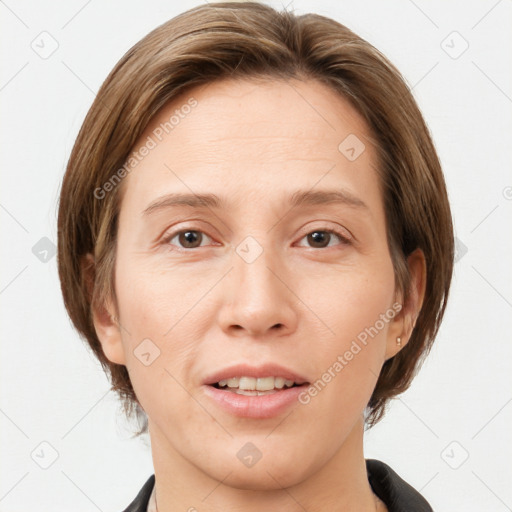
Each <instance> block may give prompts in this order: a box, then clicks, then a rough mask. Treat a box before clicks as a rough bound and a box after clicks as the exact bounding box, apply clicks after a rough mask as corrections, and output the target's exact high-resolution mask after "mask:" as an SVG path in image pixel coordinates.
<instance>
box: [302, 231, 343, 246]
mask: <svg viewBox="0 0 512 512" xmlns="http://www.w3.org/2000/svg"><path fill="white" fill-rule="evenodd" d="M304 238H306V239H307V241H308V243H311V244H312V247H313V249H323V248H325V247H330V246H332V244H331V243H330V242H331V241H332V240H333V239H336V238H338V240H340V242H341V245H349V244H350V240H349V239H348V237H346V236H344V235H342V234H341V233H339V232H338V231H335V230H333V229H315V230H314V231H311V232H310V233H308V234H307V235H306V236H305V237H303V238H302V239H301V240H303V239H304Z"/></svg>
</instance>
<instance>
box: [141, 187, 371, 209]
mask: <svg viewBox="0 0 512 512" xmlns="http://www.w3.org/2000/svg"><path fill="white" fill-rule="evenodd" d="M226 202H227V201H226V200H225V199H222V198H220V197H219V196H217V195H215V194H178V193H173V194H167V195H165V196H162V197H159V198H158V199H156V200H155V201H153V202H151V203H150V204H149V206H148V207H147V208H146V209H145V210H144V211H143V215H150V214H151V213H154V212H156V211H159V210H163V209H167V208H170V207H173V206H188V207H191V208H211V209H217V210H218V209H220V208H222V206H223V205H224V204H226ZM288 204H289V206H291V207H298V206H311V205H324V204H339V205H345V206H350V207H354V208H361V209H366V210H368V206H367V205H366V204H365V203H364V201H362V200H361V199H359V198H358V197H356V196H354V195H353V194H351V193H350V192H348V191H342V190H315V191H312V190H297V191H296V192H294V193H293V194H292V195H291V196H290V198H289V200H288Z"/></svg>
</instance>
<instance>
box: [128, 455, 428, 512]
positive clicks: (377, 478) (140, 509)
mask: <svg viewBox="0 0 512 512" xmlns="http://www.w3.org/2000/svg"><path fill="white" fill-rule="evenodd" d="M366 470H367V472H368V481H369V482H370V485H371V487H372V489H373V492H374V493H375V494H376V495H377V496H378V497H379V498H380V499H381V500H382V501H383V502H384V503H385V504H386V506H387V507H388V511H389V512H433V511H432V507H431V506H430V505H429V504H428V503H427V501H426V500H425V498H423V496H422V495H421V494H420V493H419V492H418V491H416V489H414V488H413V487H411V486H410V485H409V484H408V483H407V482H406V481H405V480H402V479H401V478H400V477H399V476H398V475H397V474H396V473H395V472H394V471H393V470H392V469H391V468H390V467H389V466H388V465H387V464H384V462H381V461H380V460H375V459H367V460H366ZM154 485H155V475H151V476H150V477H149V478H148V480H147V481H146V483H145V484H144V485H143V487H142V489H141V490H140V491H139V494H137V496H136V497H135V499H134V500H133V501H132V503H131V504H130V505H129V506H128V507H127V508H126V509H125V510H124V511H123V512H146V511H147V508H148V503H149V497H150V496H151V491H152V490H153V486H154Z"/></svg>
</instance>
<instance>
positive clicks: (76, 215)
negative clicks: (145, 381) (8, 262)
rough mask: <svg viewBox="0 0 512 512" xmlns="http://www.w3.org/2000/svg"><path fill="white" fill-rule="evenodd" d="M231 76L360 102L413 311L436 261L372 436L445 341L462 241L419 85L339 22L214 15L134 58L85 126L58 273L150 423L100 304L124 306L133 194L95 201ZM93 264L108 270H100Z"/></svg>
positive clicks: (189, 19) (150, 39)
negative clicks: (195, 92)
mask: <svg viewBox="0 0 512 512" xmlns="http://www.w3.org/2000/svg"><path fill="white" fill-rule="evenodd" d="M229 77H232V78H249V79H257V78H267V79H284V80H287V79H292V78H294V79H299V80H306V79H313V80H317V81H321V82H322V83H324V84H327V85H328V86H329V87H330V88H332V90H334V91H336V92H337V93H338V94H339V95H340V96H342V97H343V98H345V99H347V100H348V101H350V102H351V104H352V105H353V106H354V107H355V108H356V109H357V111H358V112H359V113H360V115H361V116H362V117H363V118H364V119H365V120H366V122H367V124H368V126H369V128H370V130H371V132H372V136H373V138H374V139H375V141H376V149H377V153H378V157H379V165H378V170H379V173H380V176H381V183H380V186H381V189H382V193H383V201H384V207H385V214H386V225H387V238H388V245H389V250H390V254H391V259H392V262H393V266H394V271H395V279H396V285H397V288H398V289H399V290H401V292H402V293H403V294H404V299H403V300H404V303H406V302H407V297H408V289H409V274H408V266H407V261H406V258H407V256H408V255H409V254H410V253H411V252H412V251H413V250H414V249H416V248H420V249H421V250H422V251H423V253H424V255H425V259H426V265H427V284H426V291H425V298H424V302H423V306H422V309H421V311H420V313H419V316H418V318H417V322H416V324H415V327H414V330H413V332H412V335H411V338H410V340H409V342H408V343H407V345H406V346H405V347H404V348H403V349H402V350H401V351H400V352H398V354H397V355H395V356H394V357H393V358H391V359H389V360H388V361H386V362H385V363H384V366H383V368H382V371H381V373H380V376H379V378H378V381H377V384H376V387H375V390H374V392H373V394H372V397H371V399H370V402H369V404H368V411H369V414H368V416H367V426H372V425H374V424H375V423H376V422H377V421H378V420H379V419H380V418H381V417H382V415H383V413H384V409H385V405H386V403H387V402H388V400H389V399H390V398H392V397H393V396H396V395H398V394H399V393H401V392H403V391H405V390H406V389H407V388H408V387H409V385H410V383H411V381H412V378H413V377H414V375H415V373H416V371H417V370H418V368H419V366H420V365H421V362H422V361H423V358H424V357H425V355H426V354H427V353H428V351H429V350H430V347H431V345H432V343H433V341H434V338H435V335H436V334H437V331H438V329H439V325H440V323H441V320H442V317H443V314H444V311H445V307H446V300H447V297H448V292H449V288H450V282H451V276H452V269H453V252H454V244H453V228H452V221H451V214H450V206H449V203H448V197H447V192H446V187H445V183H444V178H443V174H442V170H441V166H440V163H439V160H438V157H437V154H436V151H435V148H434V145H433V142H432V140H431V137H430V134H429V131H428V129H427V127H426V125H425V122H424V120H423V118H422V115H421V113H420V111H419V109H418V106H417V105H416V102H415V100H414V98H413V97H412V94H411V92H410V91H409V89H408V87H407V85H406V83H405V81H404V80H403V78H402V77H401V75H400V73H399V72H398V71H397V69H396V68H395V67H394V66H393V65H392V64H391V63H390V62H389V61H388V60H387V59H386V58H385V57H384V56H383V55H382V54H381V53H380V52H379V51H378V50H376V49H375V48H374V47H373V46H372V45H370V44H369V43H368V42H366V41H365V40H363V39H361V38H360V37H359V36H357V35H356V34H354V33H353V32H351V31H350V30H349V29H347V28H346V27H345V26H343V25H341V24H340V23H338V22H336V21H334V20H332V19H329V18H326V17H323V16H320V15H316V14H305V15H302V16H295V15H294V14H293V13H290V12H287V11H283V12H277V11H275V10H274V9H272V8H271V7H269V6H266V5H263V4H260V3H256V2H246V3H235V2H233V3H231V2H226V3H217V4H215V5H202V6H200V7H196V8H193V9H191V10H189V11H187V12H184V13H182V14H180V15H179V16H177V17H175V18H173V19H171V20H170V21H168V22H166V23H164V24H163V25H161V26H159V27H158V28H156V29H155V30H153V31H152V32H151V33H149V34H148V35H147V36H146V37H144V38H143V39H142V40H141V41H139V42H138V43H137V44H136V45H135V46H133V47H132V48H131V49H130V50H129V51H128V52H127V53H126V54H125V55H124V56H123V57H122V59H121V60H120V61H119V62H118V63H117V65H116V66H115V68H114V69H113V70H112V71H111V73H110V74H109V76H108V77H107V79H106V80H105V82H104V83H103V85H102V86H101V88H100V90H99V92H98V94H97V96H96V99H95V100H94V103H93V104H92V106H91V108H90V110H89V112H88V114H87V116H86V118H85V120H84V123H83V125H82V128H81V130H80V133H79V135H78V137H77V139H76V142H75V145H74V147H73V150H72V153H71V156H70V159H69V162H68V166H67V170H66V173H65V176H64V179H63V183H62V190H61V195H60V204H59V216H58V233H59V236H58V267H59V276H60V280H61V287H62V293H63V296H64V302H65V305H66V308H67V311H68V313H69V315H70V317H71V319H72V321H73V323H74V325H75V327H76V328H77V330H78V331H79V332H80V333H81V335H83V336H84V337H85V339H86V340H87V342H88V344H89V345H90V347H91V348H92V350H93V351H94V353H95V355H96V356H97V358H98V359H99V361H100V363H101V365H102V367H103V369H104V370H105V371H106V372H107V375H108V376H109V377H110V379H111V383H112V389H113V390H115V391H116V392H117V393H118V394H119V396H120V398H121V399H122V401H123V404H124V408H125V412H126V413H127V414H131V412H133V410H134V409H135V410H136V412H139V413H140V407H139V406H140V404H139V402H138V400H137V397H136V395H135V392H134V390H133V387H132V384H131V382H130V378H129V375H128V372H127V369H126V367H125V366H123V365H118V364H114V363H112V362H110V361H109V360H108V359H107V358H106V357H105V354H104V353H103V350H102V347H101V344H100V342H99V340H98V337H97V335H96V331H95V328H94V325H93V322H92V315H91V307H92V305H93V303H94V304H102V303H103V301H105V300H106V299H108V298H110V299H112V300H114V301H115V294H114V287H113V276H114V265H115V247H116V232H117V217H118V213H119V208H120V201H121V196H120V191H121V187H113V189H112V190H111V191H109V193H108V194H104V197H101V198H100V199H98V196H97V194H96V193H95V191H96V190H98V189H100V188H101V187H102V186H103V184H104V183H106V182H107V181H108V180H109V179H111V177H112V176H113V175H114V174H115V172H116V170H118V169H120V168H121V167H122V166H123V164H124V163H125V161H126V159H127V158H128V156H129V154H130V151H131V150H132V148H133V146H134V144H135V142H136V141H137V139H138V138H139V137H140V135H141V134H142V133H143V131H144V129H145V128H146V126H147V125H148V123H149V122H150V120H151V119H152V118H153V117H154V116H155V114H156V113H157V112H158V111H159V110H160V109H161V108H162V107H163V106H164V105H165V104H166V103H168V102H169V101H171V100H173V99H174V98H176V97H177V95H178V94H181V93H183V92H184V91H186V90H188V89H190V88H192V87H194V86H197V85H199V84H205V83H209V82H212V81H214V80H217V79H220V78H229ZM340 142H341V141H340ZM87 253H93V254H94V260H95V262H94V265H89V268H86V266H84V256H85V255H86V254H87ZM143 431H146V427H144V428H143V430H142V431H141V432H138V434H140V433H142V432H143Z"/></svg>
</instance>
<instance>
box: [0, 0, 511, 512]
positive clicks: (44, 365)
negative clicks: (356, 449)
mask: <svg viewBox="0 0 512 512" xmlns="http://www.w3.org/2000/svg"><path fill="white" fill-rule="evenodd" d="M269 3H270V4H271V5H272V6H274V7H277V8H280V7H281V5H282V4H281V3H280V2H269ZM195 5H199V2H185V1H180V2H170V1H163V0H160V1H158V0H152V1H145V2H142V1H135V0H131V1H126V0H113V1H110V2H101V1H99V0H89V1H86V0H66V1H64V0H61V1H52V2H36V1H30V2H16V1H15V0H5V1H0V15H1V20H2V28H1V32H0V34H1V36H0V37H1V47H0V55H1V62H2V67H1V68H2V70H1V77H0V102H1V109H2V112H1V121H2V122H1V128H0V129H1V134H0V140H1V141H2V145H1V163H2V166H1V173H2V177H1V183H2V185H1V193H0V225H1V229H2V237H1V241H2V243H1V248H0V250H1V257H2V265H1V274H0V307H1V328H2V357H1V397H0V428H1V433H2V436H1V449H2V457H1V458H2V464H1V483H0V511H10V512H18V511H26V510H29V509H35V508H37V510H40V511H42V512H43V511H57V510H62V511H64V510H74V511H76V512H81V511H97V510H100V511H104V512H107V511H112V512H115V511H119V510H122V509H124V507H125V506H127V504H128V503H129V502H131V500H132V499H133V498H134V496H135V494H136V493H137V492H138V490H139V489H140V487H141V486H142V484H143V483H144V482H145V481H146V479H147V478H148V477H149V475H150V474H152V472H153V467H152V462H151V455H150V452H149V448H148V446H146V445H145V444H144V443H143V442H141V441H140V440H139V441H137V440H130V439H129V431H130V430H129V428H130V427H129V426H127V425H126V423H125V422H124V420H123V419H122V417H121V416H120V413H119V408H118V405H117V402H116V399H115V396H114V395H113V393H111V392H108V388H109V385H108V382H107V380H106V378H105V376H104V375H103V372H102V370H101V368H100V366H99V364H98V363H96V362H95V360H94V358H93V357H92V355H91V354H90V353H89V351H88V350H86V348H85V345H84V344H83V343H82V341H81V340H80V339H79V338H78V336H77V334H76V333H75V331H74V330H73V328H72V327H71V325H70V322H69V320H68V318H67V316H66V314H65V310H64V307H63V303H62V299H61V295H60V288H59V281H58V277H57V271H56V260H55V257H54V256H53V254H52V244H53V243H55V242H56V211H57V206H56V205H57V198H58V192H59V186H60V181H61V178H62V175H63V172H64V168H65V163H66V160H67V158H68V157H69V153H70V150H71V148H72V145H73V142H74V139H75V137H76V135H77V133H78V129H79V127H80V125H81V122H82V121H83V118H84V116H85V114H86V112H87V110H88V108H89V107H90V105H91V103H92V100H93V98H94V94H95V92H96V91H97V90H98V88H99V86H100V85H101V83H102V81H103V80H104V79H105V77H106V75H107V74H108V72H109V71H110V70H111V68H112V67H113V66H114V64H115V63H116V62H117V61H118V60H119V58H120V57H121V56H122V55H123V53H124V52H125V51H126V50H127V49H128V48H129V47H130V46H132V45H133V44H134V43H135V42H136V41H138V40H139V39H140V38H141V37H143V36H144V35H145V34H146V33H147V32H149V31H150V30H151V29H153V28H155V27H156V26H157V25H159V24H161V23H162V22H164V21H166V20H168V19H169V18H171V17H173V16H175V15H176V14H178V13H180V12H182V11H184V10H186V9H188V8H190V7H193V6H195ZM285 5H286V4H285ZM287 7H288V9H289V10H295V12H297V13H304V12H317V13H319V14H324V15H327V16H329V17H333V18H335V19H336V20H338V21H340V22H341V23H344V24H346V25H347V26H348V27H350V28H351V29H353V30H354V31H355V32H356V33H358V34H359V35H361V36H362V37H364V38H366V39H368V40H369V41H370V42H371V43H373V44H374V45H375V46H377V47H378V48H379V49H380V50H382V51H383V52H384V53H385V54H386V55H387V56H388V57H389V58H390V59H391V60H392V61H393V62H394V63H395V64H396V65H397V66H398V68H399V69H400V70H401V71H402V73H403V74H404V76H405V77H406V79H407V81H408V82H409V84H410V85H411V87H413V92H414V95H415V97H416V98H417V100H418V102H419V105H420V108H421V109H422V111H423V112H424V115H425V118H426V120H427V123H428V124H429V126H430V128H431V130H432V133H433V137H434V140H435V143H436V146H437V148H438V150H439V154H440V157H441V160H442V163H443V166H444V171H445V175H446V181H447V185H448V189H449V195H450V200H451V204H452V207H453V214H454V221H455V228H456V234H457V237H458V240H459V242H458V248H459V252H458V261H457V263H456V267H455V275H454V282H453V288H452V293H451V297H450V301H449V307H448V310H447V313H446V318H445V321H444V324H443V327H442V329H441V332H440V334H439V337H438V339H437V342H436V345H435V347H434V349H433V351H432V353H431V355H430V357H429V359H428V360H427V363H426V364H425V366H424V367H423V369H422V371H421V372H420V374H419V376H418V377H417V379H416V380H415V381H414V384H413V386H412V387H411V389H410V390H409V391H407V392H406V393H405V394H404V395H402V396H401V397H400V399H397V400H395V401H394V403H393V405H392V407H391V408H390V410H389V413H388V414H387V416H386V418H385V419H384V420H383V421H382V422H381V423H380V424H379V425H378V426H377V427H375V428H374V429H373V430H372V431H370V432H369V433H368V434H367V440H366V456H367V457H375V458H379V459H381V460H383V461H385V462H387V463H388V464H390V465H391V466H392V467H393V468H394V469H395V470H396V471H397V472H398V473H399V474H400V475H402V476H403V477H404V478H405V479H406V480H407V481H409V482H410V483H411V484H412V485H413V486H414V487H416V488H417V489H418V490H420V491H421V492H422V494H424V496H425V497H426V498H427V499H428V500H429V501H430V502H431V504H432V506H433V507H434V509H435V510H436V511H437V512H443V511H450V512H451V511H453V510H465V511H468V512H469V511H481V510H492V511H496V512H501V511H506V510H512V489H511V486H510V481H511V476H512V475H511V473H512V471H511V469H510V466H511V465H510V461H511V460H512V436H510V431H511V429H510V426H511V419H512V403H511V402H512V389H511V383H510V375H511V373H512V372H511V370H512V357H511V355H512V343H511V341H512V340H511V336H510V332H511V327H512V321H511V320H512V315H511V312H512V287H511V283H512V276H511V273H512V265H510V261H511V255H512V254H511V253H512V237H511V232H512V231H511V213H512V175H511V171H510V164H511V161H512V158H511V157H512V144H511V141H512V116H511V113H512V80H511V76H512V58H511V57H512V55H511V53H512V51H511V48H512V31H511V30H510V27H511V26H512V2H511V1H510V0H500V1H496V0H485V1H471V2H469V1H468V2H458V1H440V0H438V1H420V0H415V1H414V2H413V1H412V0H394V1H379V0H372V1H370V0H363V1H361V0H353V1H342V2H335V1H334V0H332V1H317V2H313V1H300V0H293V1H292V2H290V3H289V4H288V5H287ZM42 33H43V34H42ZM57 45H58V47H56V46H57ZM466 45H469V46H468V48H467V49H466V50H465V47H466ZM54 47H56V48H54ZM54 49H55V51H54V52H53V53H52V54H51V55H49V53H50V52H51V51H52V50H54ZM463 50H465V51H463ZM44 237H47V239H48V240H46V239H44ZM41 239H43V240H42V241H41ZM46 260H47V261H46ZM41 443H44V444H41ZM54 458H55V460H53V459H54ZM42 466H49V467H48V468H47V469H43V467H42Z"/></svg>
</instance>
